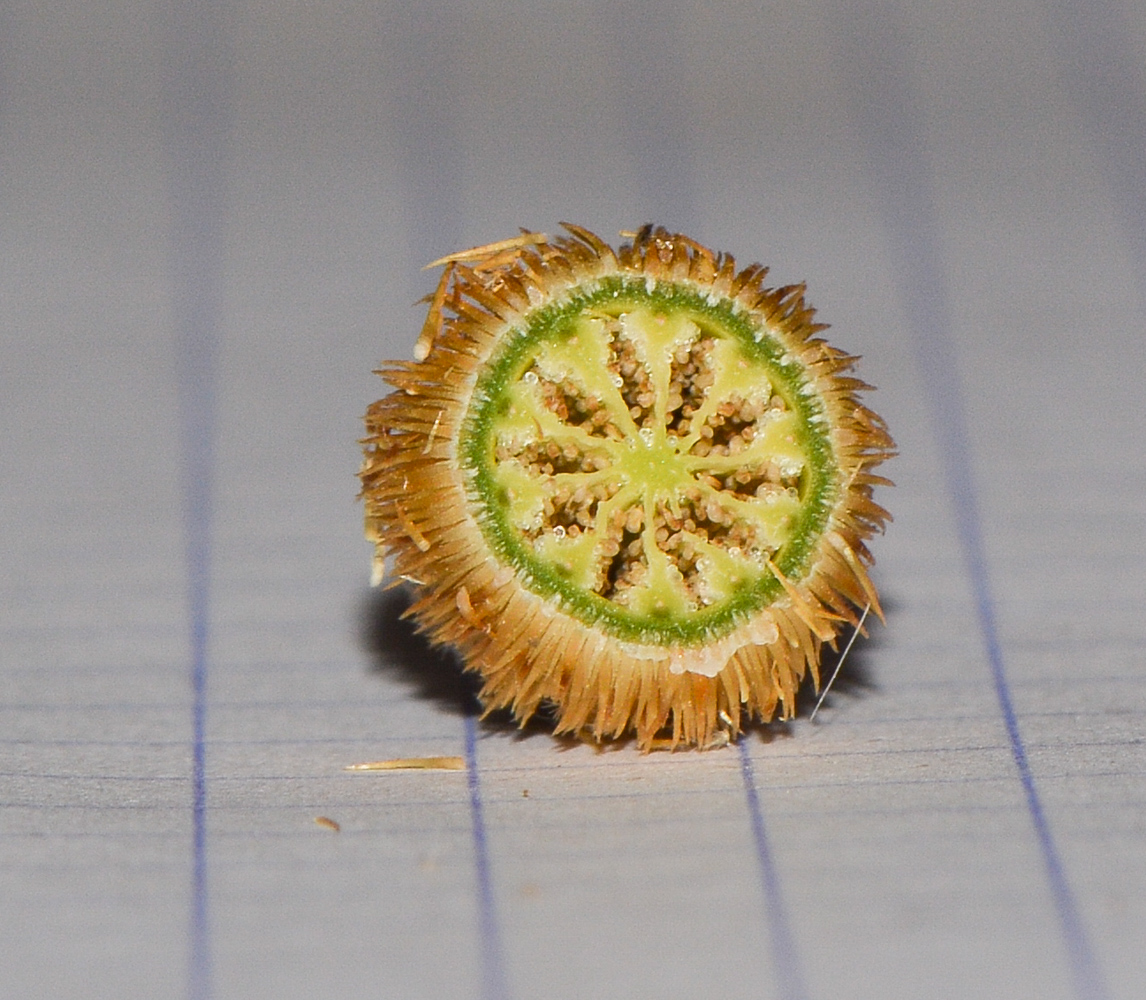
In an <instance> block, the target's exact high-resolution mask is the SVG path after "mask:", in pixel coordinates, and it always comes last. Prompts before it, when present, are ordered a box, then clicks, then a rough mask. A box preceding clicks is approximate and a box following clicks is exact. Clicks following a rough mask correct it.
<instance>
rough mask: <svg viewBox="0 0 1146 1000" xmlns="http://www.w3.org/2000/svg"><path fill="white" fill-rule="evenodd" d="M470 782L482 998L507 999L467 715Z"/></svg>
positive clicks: (472, 728)
mask: <svg viewBox="0 0 1146 1000" xmlns="http://www.w3.org/2000/svg"><path fill="white" fill-rule="evenodd" d="M466 783H467V784H468V785H469V790H470V823H471V827H472V829H473V844H474V867H475V869H476V870H477V888H478V936H479V938H480V944H481V970H482V976H481V985H482V991H481V995H482V1000H506V998H508V996H509V988H508V986H507V983H506V978H505V958H504V954H503V952H502V947H501V928H500V925H499V923H498V919H497V906H496V903H495V900H494V894H493V880H492V879H491V877H490V868H489V845H488V843H487V841H486V835H485V816H484V813H483V810H482V801H481V779H480V777H479V775H478V765H477V720H476V719H475V718H474V716H472V715H467V716H466Z"/></svg>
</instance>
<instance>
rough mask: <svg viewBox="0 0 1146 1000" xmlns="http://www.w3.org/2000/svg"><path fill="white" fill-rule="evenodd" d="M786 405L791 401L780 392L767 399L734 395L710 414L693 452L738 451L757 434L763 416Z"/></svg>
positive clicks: (702, 454)
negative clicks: (781, 395) (786, 400)
mask: <svg viewBox="0 0 1146 1000" xmlns="http://www.w3.org/2000/svg"><path fill="white" fill-rule="evenodd" d="M787 409H788V404H787V403H785V402H784V400H783V398H781V397H780V396H775V395H774V396H772V397H771V398H770V399H767V400H765V399H744V398H743V397H742V396H739V395H734V396H732V397H730V398H729V399H726V400H725V401H724V402H723V403H721V404H720V405H719V406H717V407H716V409H715V410H714V411H713V412H712V413H710V414H709V416H708V418H707V419H706V420H705V422H704V426H703V427H701V428H700V440H699V441H697V442H696V444H695V445H693V446H692V450H691V452H690V454H692V455H696V456H698V457H699V458H705V457H707V456H709V455H715V456H717V457H724V456H726V455H739V454H740V453H741V452H742V451H744V449H745V448H747V447H748V446H749V445H750V444H751V443H752V440H753V438H755V437H756V432H757V422H758V421H759V420H760V418H761V417H764V416H765V415H766V414H770V413H782V412H784V411H785V410H787Z"/></svg>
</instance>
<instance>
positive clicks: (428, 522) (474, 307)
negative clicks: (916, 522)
mask: <svg viewBox="0 0 1146 1000" xmlns="http://www.w3.org/2000/svg"><path fill="white" fill-rule="evenodd" d="M565 228H566V230H567V231H568V233H569V235H567V236H562V237H558V238H555V239H549V238H547V237H545V236H544V235H542V234H540V233H525V234H524V235H522V236H521V237H518V238H516V239H513V240H507V241H504V242H501V243H496V244H491V245H489V246H486V247H478V248H475V249H473V250H468V251H464V252H462V253H459V254H454V255H451V256H449V257H445V258H443V259H442V260H440V261H437V262H435V263H436V264H438V265H441V266H443V267H444V269H445V270H444V273H443V275H442V278H441V281H440V282H439V284H438V287H437V291H436V292H435V293H434V294H433V295H432V296H430V297H429V301H430V311H429V316H428V318H427V320H426V323H425V325H424V327H423V330H422V334H421V337H420V338H419V340H418V344H417V347H416V350H415V356H416V358H417V360H416V361H414V362H390V363H389V364H388V365H387V366H386V367H385V368H384V369H383V370H382V371H381V372H380V373H379V374H381V375H382V376H383V377H384V378H385V379H386V380H387V381H388V382H389V383H390V384H391V385H392V386H394V388H395V390H396V391H394V392H393V393H391V394H390V395H389V396H387V397H385V398H384V399H382V400H379V401H378V402H377V403H375V404H373V405H372V406H371V407H370V409H369V410H368V412H367V414H366V427H367V437H366V438H365V440H364V442H363V444H364V448H365V461H364V463H363V467H362V471H361V479H362V487H363V489H362V496H363V499H364V500H365V504H366V533H367V537H368V538H369V539H370V540H371V541H373V542H374V543H375V546H376V552H375V563H374V567H375V582H380V581H381V579H382V578H383V577H384V575H385V573H386V568H387V563H389V570H390V573H391V574H392V575H393V577H394V579H395V580H408V581H413V582H414V583H415V585H416V587H417V589H418V596H417V599H416V601H415V603H414V604H413V605H412V606H411V608H410V614H412V615H413V616H414V618H415V619H416V620H417V621H418V623H419V626H420V628H421V629H422V630H423V631H425V632H426V633H427V634H428V635H429V636H430V638H431V639H432V640H433V641H435V642H441V643H449V644H452V645H454V646H455V647H457V649H458V650H459V651H460V652H461V655H462V656H463V658H464V661H465V663H466V666H467V668H468V669H471V670H475V671H477V672H479V673H480V674H481V677H482V679H483V682H484V683H483V687H482V690H481V699H482V702H483V704H484V705H485V707H486V709H487V710H492V709H498V708H505V707H508V708H510V709H511V710H512V711H513V712H514V714H515V715H516V717H517V718H518V719H519V720H521V721H522V722H524V721H525V720H526V719H528V718H530V717H531V716H532V715H533V714H534V713H535V712H536V711H537V710H538V708H539V707H540V706H542V705H551V706H552V708H553V710H554V713H555V718H556V731H557V732H576V733H588V734H589V735H591V736H592V737H594V738H596V739H602V738H610V737H617V736H621V735H623V734H625V733H628V732H635V733H636V736H637V740H638V742H639V744H640V745H641V747H642V748H646V749H647V748H649V747H651V746H652V745H653V744H654V741H656V742H657V745H661V743H662V741H663V740H667V741H668V742H669V744H670V745H672V746H677V745H695V746H701V747H705V746H711V745H715V744H717V743H722V742H727V740H728V739H729V738H734V737H735V736H736V735H737V734H738V732H739V731H740V728H741V720H742V718H743V715H742V713H745V712H746V713H747V714H748V716H749V717H753V716H754V717H758V718H762V719H765V720H767V719H770V718H772V717H773V716H774V715H775V714H776V713H777V711H779V713H780V715H781V717H783V718H789V717H791V716H792V714H793V712H794V710H795V692H796V689H797V687H798V686H799V683H800V681H801V680H802V678H803V677H804V675H805V673H806V672H807V671H808V670H809V669H810V670H811V672H812V674H813V676H814V677H815V679H816V683H817V684H818V683H819V677H818V669H817V668H818V663H819V656H820V648H821V644H822V643H825V642H828V643H832V642H834V640H835V637H836V635H837V633H838V632H839V630H840V629H841V628H843V627H844V626H845V625H846V624H848V623H851V624H853V625H854V624H855V623H856V622H857V620H858V617H859V611H861V610H862V609H863V608H865V607H866V606H868V605H869V604H870V605H871V607H872V608H873V610H875V611H876V612H877V613H879V600H878V597H877V595H876V592H875V588H874V587H873V585H872V583H871V580H870V579H869V577H868V573H867V569H866V567H867V566H868V565H870V563H871V556H870V554H869V552H868V549H867V547H866V544H865V542H866V540H867V539H868V538H870V536H871V535H872V534H873V533H875V532H877V531H880V530H882V528H883V526H884V523H885V522H886V521H887V520H889V519H890V516H889V515H888V513H887V512H886V511H885V510H884V509H883V508H882V507H880V506H878V505H877V504H876V503H875V502H874V501H873V500H872V488H873V486H875V485H877V484H887V481H886V480H884V479H882V478H881V477H879V476H876V475H874V474H873V472H872V469H873V468H874V467H875V466H876V465H878V464H879V463H880V462H882V461H884V460H885V459H887V458H888V457H890V456H891V455H892V453H893V452H892V449H893V448H894V444H893V442H892V440H891V438H890V437H889V435H888V433H887V430H886V427H885V425H884V423H883V421H882V420H880V418H879V417H877V416H876V415H875V414H874V413H872V412H871V411H870V410H868V409H867V408H866V407H864V406H863V405H861V404H860V402H859V401H858V398H857V394H858V393H859V392H861V391H863V390H866V389H868V388H870V387H869V386H867V385H865V384H864V383H863V382H860V381H859V380H858V379H856V378H854V377H852V376H851V375H850V374H849V373H850V371H851V369H852V368H853V365H854V363H855V361H856V359H855V358H854V357H850V356H848V355H846V354H844V353H842V352H840V351H838V350H836V349H835V348H832V347H830V346H829V345H828V344H826V343H825V342H824V341H823V340H822V339H821V338H819V337H818V336H817V334H818V332H819V331H820V330H822V329H824V327H823V326H822V325H820V324H817V323H815V322H814V320H813V311H812V309H811V308H810V307H809V306H808V305H806V303H805V302H804V289H803V286H787V287H784V288H776V289H770V288H767V287H765V285H764V279H765V277H766V275H767V269H765V268H763V267H761V266H760V265H752V266H750V267H748V268H745V269H744V270H741V271H737V269H736V266H735V262H734V261H733V259H732V257H730V256H728V255H727V254H714V253H713V252H712V251H710V250H708V249H706V248H704V247H702V246H700V245H699V244H697V243H695V242H694V241H693V240H690V239H688V238H687V237H685V236H682V235H680V234H674V233H669V232H667V231H665V230H663V229H658V228H653V227H646V228H644V229H642V230H641V231H640V232H638V233H633V234H625V235H626V236H627V237H628V238H629V242H626V243H624V244H623V245H622V246H621V247H620V248H619V249H617V250H614V249H613V248H611V247H610V246H608V245H607V244H606V243H604V242H603V241H602V240H601V239H599V238H598V237H597V236H595V235H593V234H592V233H590V232H587V231H586V230H584V229H581V228H579V227H576V226H571V225H566V226H565ZM888 485H890V484H888Z"/></svg>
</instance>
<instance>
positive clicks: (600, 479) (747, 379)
mask: <svg viewBox="0 0 1146 1000" xmlns="http://www.w3.org/2000/svg"><path fill="white" fill-rule="evenodd" d="M508 395H509V406H508V410H507V411H506V412H505V413H504V415H503V416H501V417H499V418H498V419H497V420H496V421H495V424H494V439H495V455H494V460H495V468H494V476H495V479H496V480H497V482H498V484H499V485H500V486H501V487H502V489H503V490H504V494H505V496H506V498H507V503H508V511H507V512H508V519H509V522H510V524H511V525H513V527H514V528H516V529H517V530H518V531H520V532H521V534H522V536H523V538H524V539H525V541H526V544H527V545H528V546H530V547H531V548H532V550H533V552H534V554H535V556H536V558H537V559H539V560H540V561H542V562H544V563H547V564H549V565H551V566H553V567H554V568H556V569H557V570H558V571H559V572H560V573H561V574H562V575H563V576H564V577H565V578H566V579H568V580H569V582H570V583H572V584H574V585H575V586H578V587H581V588H584V589H585V590H587V591H592V592H594V593H596V594H598V595H600V596H601V597H603V598H605V599H607V600H610V601H613V602H615V603H617V604H619V605H622V606H624V607H626V608H628V609H629V610H630V611H632V612H633V613H635V614H638V615H656V616H664V615H670V616H671V615H677V614H682V613H683V614H687V613H689V612H692V611H697V610H699V609H701V608H705V607H709V606H712V605H714V604H719V603H721V602H722V601H724V600H726V599H728V598H730V597H732V596H733V595H734V594H735V593H736V592H737V590H739V589H740V588H741V587H743V586H744V585H746V584H750V583H751V582H752V581H754V580H757V579H758V578H759V577H761V576H762V575H765V574H768V573H769V572H770V570H769V567H768V561H769V560H770V559H771V558H772V557H773V555H774V554H775V552H776V551H777V549H779V548H780V547H781V546H782V545H783V544H784V543H785V542H786V541H787V540H788V538H789V537H790V534H791V531H792V526H793V524H794V522H795V520H796V515H797V514H798V512H799V508H800V485H801V481H802V476H803V473H804V470H805V468H806V466H807V464H808V459H807V455H806V454H805V452H804V449H803V447H802V446H801V444H800V435H799V433H798V423H797V418H796V415H795V414H794V413H793V412H792V410H791V409H790V407H789V406H788V403H787V402H786V401H785V400H784V399H783V398H782V397H781V396H780V395H778V394H777V393H776V390H775V388H774V386H773V385H772V383H771V381H770V380H769V378H768V373H767V369H766V368H765V367H764V365H763V364H762V363H760V362H757V361H754V360H751V359H750V358H749V357H748V356H746V354H745V352H743V351H742V350H741V347H740V345H739V343H738V342H737V341H735V340H733V339H731V338H727V337H721V336H718V335H715V334H712V333H709V332H704V331H702V330H701V329H700V328H699V327H698V326H697V325H696V324H695V323H694V322H693V321H692V320H691V319H689V318H688V317H687V316H683V315H663V314H659V313H657V312H654V311H652V310H650V309H647V308H645V307H639V308H634V309H632V310H631V311H628V312H623V313H621V314H619V315H617V316H612V315H607V314H604V313H586V314H584V315H582V316H580V317H578V319H577V320H576V321H575V326H574V330H573V333H572V334H571V335H570V336H568V337H567V338H564V339H562V340H559V341H553V342H543V343H542V344H540V345H539V346H538V348H537V350H536V352H535V354H534V355H533V358H532V361H531V362H530V363H528V364H527V365H526V367H525V369H524V371H523V373H522V375H521V377H520V378H519V379H518V380H517V381H516V382H515V383H514V384H513V385H512V386H510V388H509V390H508Z"/></svg>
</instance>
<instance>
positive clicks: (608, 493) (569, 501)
mask: <svg viewBox="0 0 1146 1000" xmlns="http://www.w3.org/2000/svg"><path fill="white" fill-rule="evenodd" d="M620 488H621V487H620V485H619V484H618V483H606V482H597V483H593V484H592V485H588V484H581V485H578V486H570V485H569V484H568V483H558V484H554V485H553V487H552V491H551V492H549V493H548V494H546V497H545V506H544V508H543V514H542V523H543V524H544V525H545V527H544V529H538V530H536V531H534V532H532V534H531V537H533V538H537V537H538V536H539V535H540V534H541V533H542V531H543V530H544V531H548V532H550V533H552V534H554V535H556V536H557V537H558V538H579V537H580V536H581V533H582V532H585V531H588V530H589V529H590V528H592V527H593V526H594V524H595V523H596V521H597V508H598V507H600V505H601V504H602V503H604V502H605V501H606V500H611V499H612V498H613V497H614V496H616V495H617V492H618V491H619V490H620Z"/></svg>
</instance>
